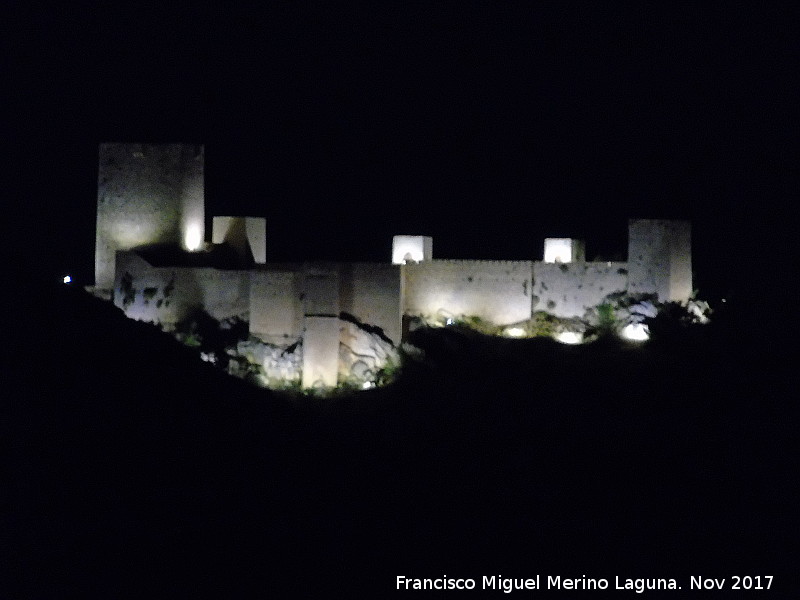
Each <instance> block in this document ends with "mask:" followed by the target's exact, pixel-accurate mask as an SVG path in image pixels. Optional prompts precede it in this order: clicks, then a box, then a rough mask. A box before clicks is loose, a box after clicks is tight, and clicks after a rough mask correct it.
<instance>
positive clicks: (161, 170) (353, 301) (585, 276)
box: [95, 144, 692, 387]
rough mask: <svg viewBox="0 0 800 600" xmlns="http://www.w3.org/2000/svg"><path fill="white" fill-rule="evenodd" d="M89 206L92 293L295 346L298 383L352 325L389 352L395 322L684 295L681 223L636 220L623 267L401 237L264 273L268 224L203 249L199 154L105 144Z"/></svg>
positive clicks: (494, 318)
mask: <svg viewBox="0 0 800 600" xmlns="http://www.w3.org/2000/svg"><path fill="white" fill-rule="evenodd" d="M97 207H98V208H97V249H96V286H95V287H96V288H97V289H101V290H102V289H107V290H112V291H113V301H114V303H115V305H117V306H118V307H120V308H121V309H122V310H123V311H124V312H125V314H126V315H128V316H129V317H131V318H135V319H139V320H144V321H151V322H156V323H160V324H164V325H171V324H175V323H177V322H179V321H181V320H182V319H184V318H186V317H187V316H188V315H189V314H191V313H192V311H195V310H197V309H202V310H204V311H206V312H207V313H209V314H210V315H211V316H212V317H214V318H216V319H218V320H224V319H228V318H231V317H238V318H240V319H243V320H246V321H247V322H248V323H249V329H250V333H251V334H252V335H253V336H255V337H257V338H259V339H261V340H263V341H264V342H265V343H267V344H271V345H274V346H276V347H279V348H289V347H292V346H293V345H295V344H296V342H298V341H300V340H302V342H303V359H302V369H303V372H302V384H303V386H304V387H312V386H319V385H323V386H333V385H336V383H337V378H338V379H341V377H342V359H341V357H342V355H343V354H342V348H343V346H346V345H347V344H348V343H349V342H348V341H347V339H348V336H350V337H351V338H352V333H353V330H352V327H350V325H351V324H353V323H358V324H361V325H364V326H366V330H368V331H373V332H377V335H379V336H380V337H381V339H384V340H386V341H387V343H388V342H391V343H392V344H394V345H395V346H397V345H399V344H400V342H401V340H402V338H403V324H404V319H405V320H406V321H407V320H408V319H412V318H418V319H421V320H424V321H428V322H433V321H438V322H443V321H444V322H446V321H447V320H448V319H454V320H457V319H458V318H460V317H479V318H481V319H483V320H484V321H488V322H491V323H493V324H495V325H499V326H511V325H514V324H518V323H522V322H524V321H526V320H528V319H530V318H531V316H532V315H533V314H534V313H535V312H537V311H545V312H548V313H550V314H553V315H556V316H559V317H583V316H584V315H585V314H586V313H587V311H590V310H592V309H593V308H595V307H596V306H597V305H598V304H601V303H602V302H603V301H604V299H605V298H606V297H607V296H608V295H609V294H614V293H619V292H622V293H625V292H629V293H636V294H640V293H648V294H657V296H658V299H659V300H660V301H662V302H663V301H680V302H686V301H688V300H689V296H690V294H691V291H692V273H691V246H690V244H691V240H690V238H691V236H690V226H689V223H688V222H685V221H667V220H652V219H635V220H631V221H630V222H629V240H628V260H627V261H625V262H621V261H617V262H606V261H602V262H597V261H594V262H593V261H586V260H585V246H584V244H583V242H582V241H580V240H574V239H568V238H548V239H547V240H545V243H544V247H543V260H527V261H526V260H522V261H487V260H440V259H434V258H433V240H432V239H431V238H430V237H425V236H412V235H402V236H396V237H395V238H394V240H393V247H392V252H391V261H389V260H387V262H386V263H296V264H275V263H269V262H267V260H266V258H267V257H266V224H265V220H264V219H263V218H258V217H214V218H213V231H212V243H211V244H208V243H205V242H203V217H204V209H203V148H202V146H199V147H198V146H186V145H181V144H162V145H152V144H151V145H144V144H103V145H101V147H100V176H99V180H98V204H97ZM198 234H199V236H200V237H199V238H198ZM164 248H167V250H165V249H164ZM169 248H173V250H172V251H170V250H169ZM190 250H194V252H190ZM387 254H388V253H387ZM387 258H388V257H387ZM350 351H351V352H353V351H352V348H351V349H350ZM355 354H357V352H355Z"/></svg>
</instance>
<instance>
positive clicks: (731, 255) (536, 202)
mask: <svg viewBox="0 0 800 600" xmlns="http://www.w3.org/2000/svg"><path fill="white" fill-rule="evenodd" d="M113 4H114V7H113V8H112V7H109V6H108V5H105V4H104V5H100V6H97V7H93V8H91V9H86V10H77V9H74V10H72V11H71V12H69V13H67V12H59V11H53V10H48V11H47V12H44V11H36V10H28V11H27V12H25V14H22V13H21V12H19V11H18V12H17V14H14V15H12V17H13V18H12V19H10V21H9V23H10V29H11V30H12V35H11V36H10V37H9V38H8V39H7V40H6V44H7V45H8V46H9V47H10V53H9V56H10V58H11V61H10V64H11V69H10V71H9V78H10V79H9V80H7V83H9V84H10V85H8V90H9V92H8V93H7V97H8V99H9V100H10V110H11V113H10V114H11V116H12V119H10V123H11V136H10V139H11V140H12V142H13V144H14V146H13V147H14V148H15V152H14V153H13V155H14V158H15V159H16V160H15V161H13V162H12V169H11V171H10V172H11V173H12V177H13V178H14V179H15V180H16V181H18V185H17V186H14V187H12V188H11V193H10V198H9V203H10V204H13V205H15V206H18V207H19V208H20V211H19V212H20V214H19V215H17V216H15V220H14V222H16V223H19V224H20V227H19V228H14V229H15V230H16V231H15V233H20V234H21V239H22V240H24V239H30V237H31V236H35V237H36V238H37V239H44V240H45V245H44V247H43V248H41V251H40V252H37V251H34V252H33V253H32V256H31V258H32V259H33V260H34V261H35V263H36V264H37V268H38V271H39V272H41V273H42V274H44V275H46V276H48V277H49V276H53V277H58V276H59V275H61V274H62V273H64V272H71V273H73V274H75V275H76V276H77V278H78V281H79V282H81V283H91V279H92V277H93V252H94V219H95V205H96V177H97V144H98V143H100V142H106V141H128V142H145V141H152V142H157V141H163V142H194V143H199V142H201V143H204V144H205V145H206V215H207V218H208V219H209V221H210V217H211V216H212V215H214V214H247V215H254V216H265V217H266V218H267V253H268V259H269V260H307V259H319V258H325V259H341V260H380V261H384V260H388V259H389V255H390V246H391V236H392V235H394V234H400V233H402V234H423V235H431V236H433V238H434V257H437V258H486V259H540V258H541V253H542V240H543V238H544V237H546V236H565V237H566V236H570V237H580V238H584V239H585V240H586V241H587V258H589V259H592V258H595V257H597V256H602V257H603V258H624V255H625V248H626V228H627V219H628V218H629V217H656V218H665V217H666V218H683V219H691V220H692V222H693V235H694V265H695V270H696V278H695V285H696V287H699V288H700V290H701V294H702V293H703V292H705V293H706V294H708V295H714V294H727V293H729V292H730V291H731V290H733V291H734V292H735V290H736V287H737V285H738V283H737V282H738V280H739V278H740V275H741V269H742V268H749V267H750V266H756V265H759V264H760V262H762V261H765V259H766V258H772V257H774V256H775V255H776V253H777V255H785V254H786V253H787V251H788V246H789V244H790V242H791V241H792V240H793V237H792V234H791V232H790V231H789V228H788V227H780V226H781V225H782V224H784V223H786V222H787V221H791V220H792V215H793V214H794V213H795V212H796V210H795V209H794V208H793V207H794V206H795V205H796V202H797V198H798V189H800V188H798V185H797V183H798V165H799V164H800V144H799V143H798V133H799V132H800V128H799V127H798V112H797V108H798V106H800V103H798V100H800V95H799V94H798V91H800V81H799V79H800V76H799V75H798V73H799V72H800V69H798V58H800V56H799V55H800V51H799V50H798V41H797V40H798V28H797V16H798V10H797V8H795V7H790V5H789V4H787V5H780V4H776V3H771V4H769V5H767V6H761V5H758V6H756V5H749V6H748V7H746V8H744V7H742V6H740V5H739V4H738V3H737V4H736V5H735V6H734V4H733V3H705V4H704V6H701V7H696V6H691V5H681V6H664V5H662V3H658V4H655V3H643V2H632V3H625V2H614V3H599V4H593V5H588V4H574V3H565V2H554V3H547V4H545V5H544V6H538V7H532V6H530V5H528V3H525V6H523V7H518V8H509V7H506V6H503V7H500V6H497V5H493V4H486V5H485V6H483V7H482V8H474V7H473V5H472V4H471V3H466V2H459V3H454V4H453V5H451V6H450V7H447V8H444V7H438V8H433V7H430V6H425V7H410V6H407V5H403V4H401V5H398V6H395V7H393V8H387V7H385V6H384V5H383V4H380V5H371V4H363V5H358V4H355V3H346V4H347V8H344V7H342V6H335V5H333V4H330V5H325V6H316V7H313V8H311V7H309V6H307V5H304V6H303V7H302V8H301V7H298V6H296V5H294V4H291V5H290V7H289V8H285V9H275V10H269V11H267V10H265V9H264V8H263V7H259V8H257V9H253V10H246V9H242V8H237V9H235V10H234V9H230V8H224V9H223V8H217V9H210V8H206V7H202V6H199V5H193V6H184V7H181V8H165V7H158V8H154V7H148V8H147V9H146V10H145V9H144V8H143V7H141V6H139V5H128V6H117V4H119V3H113ZM20 10H22V9H20ZM14 196H16V197H14ZM776 229H777V230H776ZM207 233H208V235H209V236H210V227H209V228H208V230H207ZM765 243H769V244H774V245H775V246H777V249H776V248H775V247H773V246H769V247H765V246H764V244H765ZM618 255H619V256H618Z"/></svg>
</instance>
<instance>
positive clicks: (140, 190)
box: [95, 143, 205, 289]
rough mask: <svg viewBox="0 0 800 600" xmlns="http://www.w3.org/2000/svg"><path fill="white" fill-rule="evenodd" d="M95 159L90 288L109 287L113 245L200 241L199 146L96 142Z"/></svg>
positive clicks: (191, 243)
mask: <svg viewBox="0 0 800 600" xmlns="http://www.w3.org/2000/svg"><path fill="white" fill-rule="evenodd" d="M99 159H100V160H99V169H98V177H97V232H96V238H95V287H97V288H99V289H111V288H112V287H113V285H114V255H115V253H116V251H117V250H130V249H132V248H136V247H137V246H146V245H150V244H175V245H179V246H182V247H183V248H184V249H186V250H193V249H196V248H197V247H198V246H199V245H201V244H202V241H203V238H204V235H205V223H204V221H205V205H204V200H205V193H204V149H203V146H201V145H191V144H121V143H120V144H100V151H99Z"/></svg>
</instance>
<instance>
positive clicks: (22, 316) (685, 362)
mask: <svg viewBox="0 0 800 600" xmlns="http://www.w3.org/2000/svg"><path fill="white" fill-rule="evenodd" d="M22 289H23V290H24V294H23V295H25V296H26V297H28V298H30V299H31V300H30V301H29V302H28V304H27V305H26V308H27V309H30V310H20V312H19V313H17V314H18V316H19V318H18V319H17V320H16V322H15V323H13V324H12V325H11V331H12V335H11V336H9V337H7V345H6V348H7V350H8V354H9V355H10V356H9V359H8V360H7V361H6V368H5V369H4V371H5V372H6V374H7V376H8V377H7V379H6V389H7V390H11V393H10V394H9V395H8V396H7V397H6V399H5V400H4V401H3V406H4V411H5V412H6V413H7V414H8V415H9V416H10V419H8V420H7V421H5V422H6V423H7V424H8V425H9V427H8V433H9V434H10V435H9V436H8V439H9V440H10V441H11V453H10V457H11V475H12V477H11V481H12V485H11V488H10V489H11V511H10V512H9V514H10V516H11V519H10V524H11V534H12V536H11V539H12V543H11V544H10V545H9V548H10V549H11V553H10V556H9V561H8V564H9V565H10V566H11V569H10V571H9V572H10V573H12V575H11V577H10V578H9V579H8V580H7V581H8V582H9V587H10V588H11V589H12V592H10V593H9V597H48V598H59V597H81V598H89V597H104V598H106V597H121V596H128V595H130V596H137V597H147V595H149V596H164V595H170V596H171V597H190V596H191V597H195V596H204V595H207V596H215V597H237V596H240V595H241V593H242V592H243V591H245V590H248V591H251V592H256V593H258V594H259V595H272V594H276V595H278V596H279V597H280V596H287V595H288V596H301V595H303V594H304V593H306V592H308V591H309V590H315V591H318V592H328V593H335V592H337V591H341V592H342V593H343V594H349V595H356V596H361V595H365V596H370V597H381V596H384V595H387V593H389V592H391V591H392V590H394V586H395V577H396V576H397V575H407V576H413V577H439V576H442V575H444V574H446V575H448V576H449V577H473V578H476V579H479V578H480V577H481V576H482V575H496V574H503V575H504V576H509V577H510V576H515V577H531V576H535V575H536V574H537V573H541V574H543V575H547V574H552V575H562V576H565V577H580V576H581V575H584V574H585V575H586V576H589V577H606V578H609V579H610V580H612V581H613V577H614V576H615V575H619V576H620V577H675V578H677V579H678V580H679V584H682V585H684V587H687V586H688V575H706V576H709V577H711V576H715V577H727V578H730V577H731V576H732V575H746V574H750V575H758V574H761V575H768V574H770V575H775V576H776V580H775V583H774V584H773V586H774V587H775V588H778V589H791V587H790V584H789V581H788V579H787V578H786V576H787V575H788V574H791V573H793V572H794V571H792V570H789V565H792V564H793V561H794V560H795V559H796V558H797V553H796V549H797V548H796V537H797V536H796V531H797V530H796V525H797V521H796V518H795V513H796V507H795V496H794V492H793V484H794V478H795V476H796V473H795V471H794V465H795V458H796V450H797V444H796V442H794V441H793V437H794V429H795V428H796V416H797V410H796V407H795V405H794V400H793V396H792V395H791V394H790V390H793V389H794V387H793V386H792V383H793V382H794V381H795V380H796V376H794V375H790V371H789V360H788V358H781V355H780V353H778V352H775V351H774V350H775V349H774V348H771V347H770V345H769V344H768V343H767V341H766V340H764V339H763V338H762V337H761V336H760V334H759V333H758V332H757V330H756V329H755V327H754V326H752V324H751V323H749V322H748V319H747V318H746V315H744V314H741V315H737V314H735V311H731V312H729V313H728V314H722V315H720V316H719V319H718V321H717V323H715V324H714V325H711V326H708V328H706V329H704V330H703V331H702V332H700V333H698V332H680V331H679V332H677V333H676V332H672V334H671V335H666V334H665V337H664V338H663V339H662V340H660V341H658V340H654V341H653V342H652V343H651V344H649V345H647V346H645V347H635V346H631V345H626V344H620V343H616V342H608V341H600V342H597V343H595V344H591V345H585V346H577V347H572V346H564V345H560V344H557V343H555V342H550V341H548V340H527V341H520V340H506V339H495V338H486V337H482V336H479V335H477V334H474V333H470V332H468V331H465V330H461V329H457V328H447V329H442V330H435V331H420V332H415V338H414V339H413V340H412V341H413V342H414V343H415V344H416V345H418V346H419V347H421V348H423V349H424V351H425V354H426V359H425V361H424V362H416V363H415V362H412V363H410V364H409V365H408V366H407V368H406V369H405V371H404V374H403V376H402V377H401V378H400V379H399V381H398V382H397V383H396V384H394V385H393V386H391V387H388V388H385V389H381V390H371V391H367V392H363V393H359V394H356V395H353V396H339V397H333V398H328V399H318V398H299V399H292V398H290V397H287V396H282V395H279V394H275V393H271V392H269V391H266V390H260V389H256V388H253V387H251V386H249V385H248V384H246V383H244V382H242V381H239V380H236V379H232V378H229V377H227V376H225V375H224V374H222V373H221V372H219V371H217V370H216V369H214V368H213V367H212V366H211V365H208V364H206V363H203V362H202V361H201V360H200V359H199V358H198V357H197V356H196V355H195V354H194V353H193V352H192V351H191V350H189V349H188V348H185V347H182V346H181V345H180V344H178V343H177V342H175V341H173V340H172V339H170V338H168V337H167V336H165V335H164V334H162V333H161V332H159V331H158V330H157V329H156V328H155V327H153V326H150V325H147V324H143V323H137V322H133V321H129V320H127V319H125V318H124V317H123V316H122V314H121V313H120V312H119V311H117V310H116V309H114V308H113V307H112V306H110V305H109V304H107V303H103V302H101V301H99V300H96V299H94V298H92V297H90V296H89V295H87V294H85V293H83V292H82V291H80V290H78V289H69V288H68V287H66V286H60V287H55V286H47V285H44V284H41V283H40V282H39V283H37V282H28V283H24V284H23V285H22ZM34 308H35V310H33V309H34ZM794 583H796V581H795V582H792V584H794ZM785 586H789V587H785ZM143 594H144V595H143Z"/></svg>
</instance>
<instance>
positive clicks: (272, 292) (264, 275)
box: [250, 266, 303, 347]
mask: <svg viewBox="0 0 800 600" xmlns="http://www.w3.org/2000/svg"><path fill="white" fill-rule="evenodd" d="M302 281H303V279H302V273H301V272H299V271H297V270H296V269H294V268H291V267H283V268H281V267H279V266H271V268H270V269H269V270H261V269H258V270H253V271H251V272H250V333H251V334H252V335H255V336H257V337H259V338H261V339H262V340H264V341H265V342H268V343H270V344H274V345H276V346H284V347H285V346H288V345H290V344H293V343H294V342H295V341H297V340H298V339H299V338H300V336H301V335H302V334H303V299H302V296H303V290H302Z"/></svg>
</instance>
